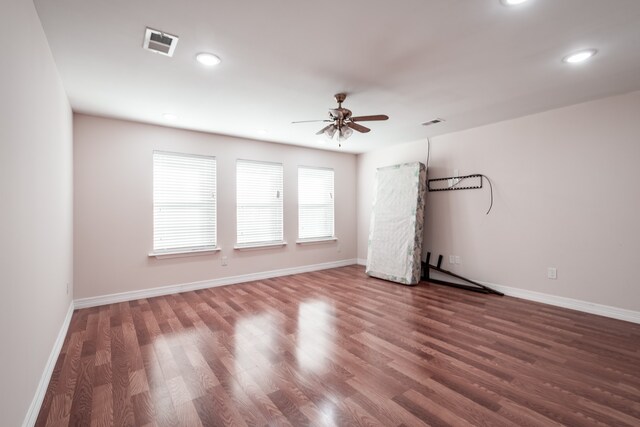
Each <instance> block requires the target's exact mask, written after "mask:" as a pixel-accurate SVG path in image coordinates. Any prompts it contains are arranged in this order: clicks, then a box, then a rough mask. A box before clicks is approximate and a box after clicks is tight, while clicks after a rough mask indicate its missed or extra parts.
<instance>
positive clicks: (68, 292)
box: [67, 283, 69, 295]
mask: <svg viewBox="0 0 640 427" xmlns="http://www.w3.org/2000/svg"><path fill="white" fill-rule="evenodd" d="M67 295H69V284H68V283H67Z"/></svg>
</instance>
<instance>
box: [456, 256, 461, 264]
mask: <svg viewBox="0 0 640 427" xmlns="http://www.w3.org/2000/svg"><path fill="white" fill-rule="evenodd" d="M456 264H460V257H459V256H458V255H456Z"/></svg>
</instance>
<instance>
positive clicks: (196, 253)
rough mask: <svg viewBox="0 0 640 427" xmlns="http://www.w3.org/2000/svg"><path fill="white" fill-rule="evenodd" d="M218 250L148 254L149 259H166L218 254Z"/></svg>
mask: <svg viewBox="0 0 640 427" xmlns="http://www.w3.org/2000/svg"><path fill="white" fill-rule="evenodd" d="M220 250H221V249H220V248H206V249H176V250H173V251H167V252H149V256H150V257H156V258H157V259H166V258H182V257H187V256H199V255H210V254H213V253H215V252H219V251H220Z"/></svg>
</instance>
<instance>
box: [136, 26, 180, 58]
mask: <svg viewBox="0 0 640 427" xmlns="http://www.w3.org/2000/svg"><path fill="white" fill-rule="evenodd" d="M177 44H178V36H172V35H171V34H167V33H165V32H163V31H158V30H154V29H153V28H147V29H146V31H145V33H144V44H143V45H142V47H144V48H145V49H147V50H150V51H151V52H155V53H160V54H162V55H167V56H173V51H174V50H176V45H177Z"/></svg>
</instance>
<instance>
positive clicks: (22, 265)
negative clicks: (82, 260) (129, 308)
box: [0, 0, 73, 426]
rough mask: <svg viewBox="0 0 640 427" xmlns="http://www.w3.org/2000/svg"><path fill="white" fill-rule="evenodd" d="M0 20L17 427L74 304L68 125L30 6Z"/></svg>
mask: <svg viewBox="0 0 640 427" xmlns="http://www.w3.org/2000/svg"><path fill="white" fill-rule="evenodd" d="M0 16H1V17H0V39H2V40H4V41H5V43H3V54H2V66H1V67H0V93H1V94H2V101H1V102H0V144H1V145H0V150H1V153H2V154H1V155H0V200H1V203H2V205H1V208H0V241H1V243H2V244H1V245H0V328H1V329H0V343H2V344H1V345H0V360H1V361H2V363H0V391H1V396H0V424H2V425H5V426H18V425H20V424H22V422H23V420H24V419H25V414H26V413H27V410H28V408H29V405H30V404H31V402H32V400H33V398H34V395H35V392H36V388H37V385H38V383H39V381H40V378H41V376H42V374H43V372H44V370H45V366H46V363H47V360H48V357H49V355H50V353H51V351H52V349H53V346H54V342H55V339H56V336H57V335H58V332H59V331H60V328H61V326H62V324H63V321H64V318H65V315H66V313H67V311H68V309H69V305H70V303H71V299H72V295H71V293H72V286H73V282H72V279H73V276H72V231H73V229H72V222H73V220H72V195H73V190H72V141H71V139H72V125H71V119H72V116H71V109H70V107H69V104H68V102H67V97H66V94H65V92H64V90H63V88H62V85H61V82H60V79H59V77H58V73H57V70H56V67H55V64H54V62H53V58H52V56H51V53H50V51H49V47H48V44H47V41H46V39H45V36H44V33H43V31H42V27H41V25H40V21H39V19H38V16H37V14H36V11H35V8H34V6H33V2H31V1H24V0H8V1H6V2H3V3H2V13H1V14H0ZM67 283H68V284H69V286H70V290H69V294H67Z"/></svg>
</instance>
